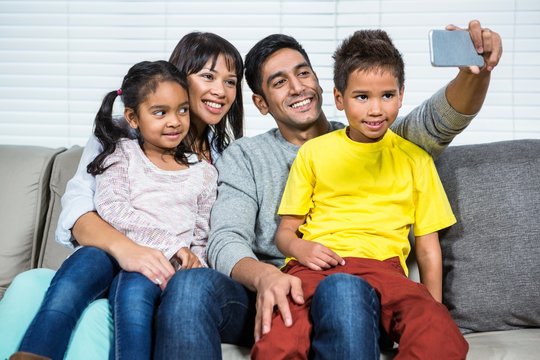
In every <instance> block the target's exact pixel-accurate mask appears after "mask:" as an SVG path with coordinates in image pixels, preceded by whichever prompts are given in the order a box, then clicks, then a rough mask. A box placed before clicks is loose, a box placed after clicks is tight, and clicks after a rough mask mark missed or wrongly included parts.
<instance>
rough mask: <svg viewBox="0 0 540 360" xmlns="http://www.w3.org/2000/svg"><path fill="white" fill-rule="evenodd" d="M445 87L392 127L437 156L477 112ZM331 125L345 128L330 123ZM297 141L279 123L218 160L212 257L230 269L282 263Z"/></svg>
mask: <svg viewBox="0 0 540 360" xmlns="http://www.w3.org/2000/svg"><path fill="white" fill-rule="evenodd" d="M445 89H446V88H443V89H441V90H439V91H438V92H437V93H435V94H434V95H433V96H432V97H431V98H430V99H428V100H426V101H425V102H424V103H422V104H421V105H420V106H418V107H417V108H415V109H414V110H413V111H411V113H409V114H408V115H407V116H405V117H401V118H398V119H396V121H395V122H394V123H393V124H392V126H391V129H392V130H393V131H394V132H395V133H397V134H398V135H400V136H402V137H404V138H406V139H408V140H409V141H412V142H413V143H415V144H417V145H419V146H421V147H422V148H423V149H425V150H426V151H427V152H428V153H430V154H431V155H432V156H433V157H436V156H438V155H439V154H440V153H441V152H442V151H443V150H444V149H445V148H446V146H448V144H449V143H450V142H451V141H452V140H453V138H454V137H455V136H456V135H457V134H459V133H460V132H461V131H462V130H463V129H465V128H466V127H467V125H468V124H469V123H470V121H471V120H472V119H473V118H474V115H467V116H465V115H462V114H459V113H457V112H456V111H455V110H454V109H453V108H452V107H451V106H450V105H449V104H448V101H447V100H446V97H445V95H444V94H445ZM331 127H332V130H336V129H339V128H343V127H344V125H343V124H342V123H338V122H332V123H331ZM298 148H299V147H298V146H295V145H293V144H291V143H289V142H287V141H286V140H285V139H284V138H283V136H282V135H281V133H280V132H279V130H278V129H272V130H270V131H268V132H266V133H264V134H261V135H258V136H255V137H251V138H241V139H239V140H237V141H235V142H234V143H232V144H231V145H230V146H229V147H228V148H227V149H226V150H225V151H224V152H223V154H222V155H221V157H220V158H219V159H218V161H217V162H216V164H215V165H216V167H217V169H218V173H219V178H218V197H217V200H216V202H215V203H214V206H213V208H212V213H211V217H210V234H209V241H208V248H207V251H208V261H209V264H210V266H211V267H213V268H215V269H217V270H218V271H220V272H222V273H224V274H226V275H230V274H231V271H232V269H233V267H234V266H235V265H236V263H237V262H238V261H240V260H241V259H243V258H246V257H248V258H253V259H258V260H261V261H264V262H268V263H272V264H274V265H276V266H281V265H283V263H284V256H283V255H282V254H281V253H280V252H279V250H278V249H277V248H276V246H275V244H274V235H275V232H276V230H277V227H278V224H279V216H278V215H277V208H278V206H279V203H280V201H281V195H282V193H283V189H284V188H285V184H286V182H287V177H288V175H289V169H290V167H291V165H292V162H293V161H294V159H295V157H296V153H297V151H298Z"/></svg>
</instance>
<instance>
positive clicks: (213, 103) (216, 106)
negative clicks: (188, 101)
mask: <svg viewBox="0 0 540 360" xmlns="http://www.w3.org/2000/svg"><path fill="white" fill-rule="evenodd" d="M204 103H205V104H206V105H208V106H210V107H213V108H214V109H221V107H222V106H223V105H221V104H218V103H215V102H211V101H205V102H204Z"/></svg>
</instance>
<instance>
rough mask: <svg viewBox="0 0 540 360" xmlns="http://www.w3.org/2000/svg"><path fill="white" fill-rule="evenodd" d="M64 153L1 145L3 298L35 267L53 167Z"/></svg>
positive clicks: (0, 267)
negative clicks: (17, 278)
mask: <svg viewBox="0 0 540 360" xmlns="http://www.w3.org/2000/svg"><path fill="white" fill-rule="evenodd" d="M64 150H65V149H64V148H59V149H51V148H46V147H40V146H22V145H21V146H19V145H0V188H1V189H2V201H0V214H2V215H1V216H0V298H1V297H2V295H3V294H4V291H5V289H6V288H7V286H9V284H10V283H11V281H12V280H13V278H14V277H15V275H17V274H18V273H20V272H22V271H24V270H27V269H30V268H31V267H34V266H35V265H36V261H37V257H38V254H39V246H40V242H41V236H42V232H43V225H44V222H45V211H46V209H47V203H48V198H49V191H48V186H49V177H50V173H51V166H52V163H53V159H54V157H55V156H56V155H57V154H58V153H60V152H62V151H64Z"/></svg>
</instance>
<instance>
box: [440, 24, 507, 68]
mask: <svg viewBox="0 0 540 360" xmlns="http://www.w3.org/2000/svg"><path fill="white" fill-rule="evenodd" d="M446 30H467V31H468V32H469V35H470V36H471V39H472V41H473V44H474V47H475V48H476V51H477V52H478V53H479V54H482V56H483V57H484V63H485V66H484V67H483V68H482V69H480V68H478V66H470V67H469V71H470V72H472V73H473V74H479V73H480V71H481V70H486V71H488V72H489V71H492V70H493V69H494V68H495V67H496V66H497V64H498V63H499V60H500V59H501V56H502V50H503V49H502V40H501V36H500V35H499V34H498V33H497V32H495V31H493V30H491V29H488V28H483V27H482V25H481V24H480V21H478V20H471V21H469V26H468V28H467V29H462V28H460V27H458V26H456V25H452V24H451V25H448V26H446Z"/></svg>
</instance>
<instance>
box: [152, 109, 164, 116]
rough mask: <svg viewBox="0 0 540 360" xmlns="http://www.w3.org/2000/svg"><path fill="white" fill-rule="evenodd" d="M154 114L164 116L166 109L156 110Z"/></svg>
mask: <svg viewBox="0 0 540 360" xmlns="http://www.w3.org/2000/svg"><path fill="white" fill-rule="evenodd" d="M154 115H156V116H164V115H165V111H164V110H159V111H154Z"/></svg>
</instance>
